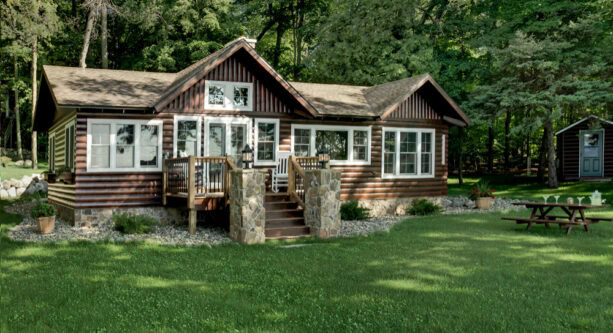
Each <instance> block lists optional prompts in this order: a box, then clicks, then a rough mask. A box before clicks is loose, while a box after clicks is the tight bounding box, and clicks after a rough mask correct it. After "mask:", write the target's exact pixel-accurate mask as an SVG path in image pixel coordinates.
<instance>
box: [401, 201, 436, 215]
mask: <svg viewBox="0 0 613 333" xmlns="http://www.w3.org/2000/svg"><path fill="white" fill-rule="evenodd" d="M440 211H441V206H439V205H437V204H434V203H432V202H430V201H428V200H426V199H419V200H413V202H412V203H411V207H410V208H409V210H408V213H409V214H410V215H432V214H437V213H439V212H440Z"/></svg>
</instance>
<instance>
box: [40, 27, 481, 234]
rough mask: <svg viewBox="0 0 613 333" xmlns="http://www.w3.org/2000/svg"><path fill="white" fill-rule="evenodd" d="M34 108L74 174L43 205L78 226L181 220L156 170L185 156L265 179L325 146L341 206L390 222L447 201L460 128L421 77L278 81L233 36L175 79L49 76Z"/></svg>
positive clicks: (98, 73) (57, 164)
mask: <svg viewBox="0 0 613 333" xmlns="http://www.w3.org/2000/svg"><path fill="white" fill-rule="evenodd" d="M38 96H39V97H38V101H37V105H36V113H35V120H34V128H35V129H36V130H37V131H47V132H48V133H49V138H50V139H49V149H50V152H49V156H50V161H49V163H50V170H56V169H60V168H68V169H70V170H71V171H72V172H73V173H74V183H73V184H62V183H55V184H50V186H49V194H48V195H49V201H50V202H52V203H54V204H55V205H56V206H57V207H58V209H59V210H60V212H61V214H63V215H64V217H65V218H66V219H68V220H69V221H73V222H74V223H75V224H77V225H92V224H95V223H96V221H100V220H103V219H104V218H107V219H108V217H109V216H110V215H112V214H115V213H117V212H124V211H125V212H133V213H139V214H153V215H156V216H157V217H159V218H162V219H167V220H174V219H181V216H184V215H181V213H180V212H179V213H177V212H176V211H173V210H172V209H171V207H172V206H173V205H172V204H171V203H169V202H171V201H173V200H171V199H172V198H168V202H167V196H166V195H167V194H172V193H175V192H176V193H178V192H180V189H179V190H176V189H175V190H176V191H175V192H173V191H171V190H169V189H168V188H166V186H167V185H168V184H167V183H165V181H167V182H171V180H169V179H166V176H167V175H166V174H165V172H167V170H164V168H165V167H166V166H167V165H171V164H172V163H174V164H172V166H171V167H172V168H174V169H175V170H176V169H177V168H183V167H184V168H188V166H186V165H185V164H186V163H188V160H187V159H181V158H183V157H185V156H193V157H204V158H209V159H208V160H199V161H201V163H203V164H201V165H200V167H207V168H211V170H213V169H215V168H221V169H223V168H225V167H236V165H239V166H240V158H241V151H242V149H243V147H244V146H245V145H249V146H250V147H253V150H254V162H253V166H254V167H255V168H273V167H274V166H275V163H276V161H277V155H278V154H281V153H283V152H289V153H290V154H291V155H292V156H296V157H297V158H302V159H303V160H302V161H303V162H305V163H308V162H309V161H312V160H309V159H308V157H309V156H310V157H312V156H315V154H316V152H317V150H318V149H319V148H320V147H321V146H322V145H324V144H325V145H327V148H328V150H329V156H330V162H329V166H330V167H331V168H337V169H340V170H341V171H342V178H341V181H342V185H341V200H350V199H356V200H359V201H360V204H361V205H363V206H366V207H369V208H371V209H372V211H371V213H372V214H373V215H385V214H394V213H396V210H397V209H399V207H406V205H407V204H408V203H409V202H410V200H412V198H415V197H432V198H439V197H441V196H444V195H446V194H447V165H448V163H447V156H448V154H447V149H448V129H449V126H467V125H468V124H469V119H468V118H467V117H466V115H465V114H464V113H463V112H462V111H461V110H460V108H459V107H458V106H457V105H456V103H454V101H453V100H452V99H451V98H450V97H449V96H448V95H447V94H446V93H445V91H444V90H443V89H442V88H441V87H440V86H439V85H438V84H437V83H436V82H435V81H434V80H433V78H432V77H431V76H430V75H429V74H424V75H419V76H414V77H409V78H405V79H401V80H397V81H393V82H388V83H385V84H381V85H377V86H352V85H338V84H318V83H305V82H288V81H286V80H285V79H284V78H283V77H282V76H281V75H279V73H277V72H276V71H275V69H274V68H272V67H271V66H270V65H269V64H268V63H267V62H266V61H265V60H264V59H263V58H262V57H261V56H260V55H258V54H257V52H256V51H255V44H254V41H253V40H250V39H247V38H244V37H241V38H239V39H237V40H234V41H232V42H230V43H228V44H226V45H225V46H224V47H223V48H221V49H220V50H218V51H216V52H214V53H212V54H211V55H209V56H207V57H206V58H204V59H202V60H200V61H198V62H196V63H194V64H193V65H191V66H189V67H187V68H186V69H184V70H182V71H180V72H178V73H152V72H138V71H125V70H111V69H85V68H74V67H61V66H47V65H46V66H43V73H42V78H41V85H40V92H39V95H38ZM214 158H217V160H213V159H214ZM164 161H166V162H164ZM190 161H192V162H191V163H193V161H194V160H190ZM227 161H230V163H227ZM231 161H234V163H232V162H231ZM206 163H209V164H210V165H209V164H207V165H204V164H206ZM214 164H216V165H217V167H216V166H215V165H214ZM185 170H186V169H185ZM171 176H172V175H171ZM182 181H183V183H182ZM220 182H223V180H221V181H220ZM174 184H175V185H176V186H178V187H181V186H183V187H185V186H187V185H186V183H185V179H183V180H177V179H175V181H174ZM177 184H178V185H177ZM210 184H212V183H210ZM210 184H209V185H210ZM216 184H220V183H219V182H218V183H216ZM173 186H174V185H173ZM222 187H223V186H220V192H223V191H224V189H223V188H222ZM209 190H210V189H209ZM185 191H188V190H185ZM171 192H172V193H171ZM170 197H172V195H171V196H170ZM220 197H221V198H222V200H223V196H220ZM197 204H198V205H201V208H202V209H208V210H212V209H217V208H219V206H221V205H220V204H218V203H215V201H211V200H208V201H206V202H205V201H204V200H202V201H199V202H198V203H197ZM178 205H180V204H178ZM403 209H404V208H403Z"/></svg>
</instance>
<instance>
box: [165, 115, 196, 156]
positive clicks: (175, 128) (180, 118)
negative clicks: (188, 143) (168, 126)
mask: <svg viewBox="0 0 613 333" xmlns="http://www.w3.org/2000/svg"><path fill="white" fill-rule="evenodd" d="M185 120H187V121H190V120H191V121H196V122H197V123H196V141H197V143H196V150H197V151H196V156H200V153H201V152H202V117H201V116H175V119H174V124H173V130H172V132H173V134H172V135H173V137H172V138H173V139H172V140H173V141H172V156H173V157H177V143H178V137H179V121H185Z"/></svg>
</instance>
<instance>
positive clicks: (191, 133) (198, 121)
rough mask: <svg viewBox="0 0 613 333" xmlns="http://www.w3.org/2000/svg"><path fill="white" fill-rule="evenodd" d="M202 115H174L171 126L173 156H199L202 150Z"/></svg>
mask: <svg viewBox="0 0 613 333" xmlns="http://www.w3.org/2000/svg"><path fill="white" fill-rule="evenodd" d="M201 136H202V117H200V116H175V118H174V126H173V156H174V157H187V156H200V152H201V151H202V144H201V142H202V138H201Z"/></svg>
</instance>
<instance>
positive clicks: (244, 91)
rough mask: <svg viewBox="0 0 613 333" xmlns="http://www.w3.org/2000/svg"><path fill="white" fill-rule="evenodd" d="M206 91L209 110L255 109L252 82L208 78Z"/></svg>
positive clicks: (206, 107)
mask: <svg viewBox="0 0 613 333" xmlns="http://www.w3.org/2000/svg"><path fill="white" fill-rule="evenodd" d="M204 93H205V97H204V108H205V109H207V110H229V111H253V84H252V83H248V82H230V81H212V80H207V81H206V82H205V83H204Z"/></svg>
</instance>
